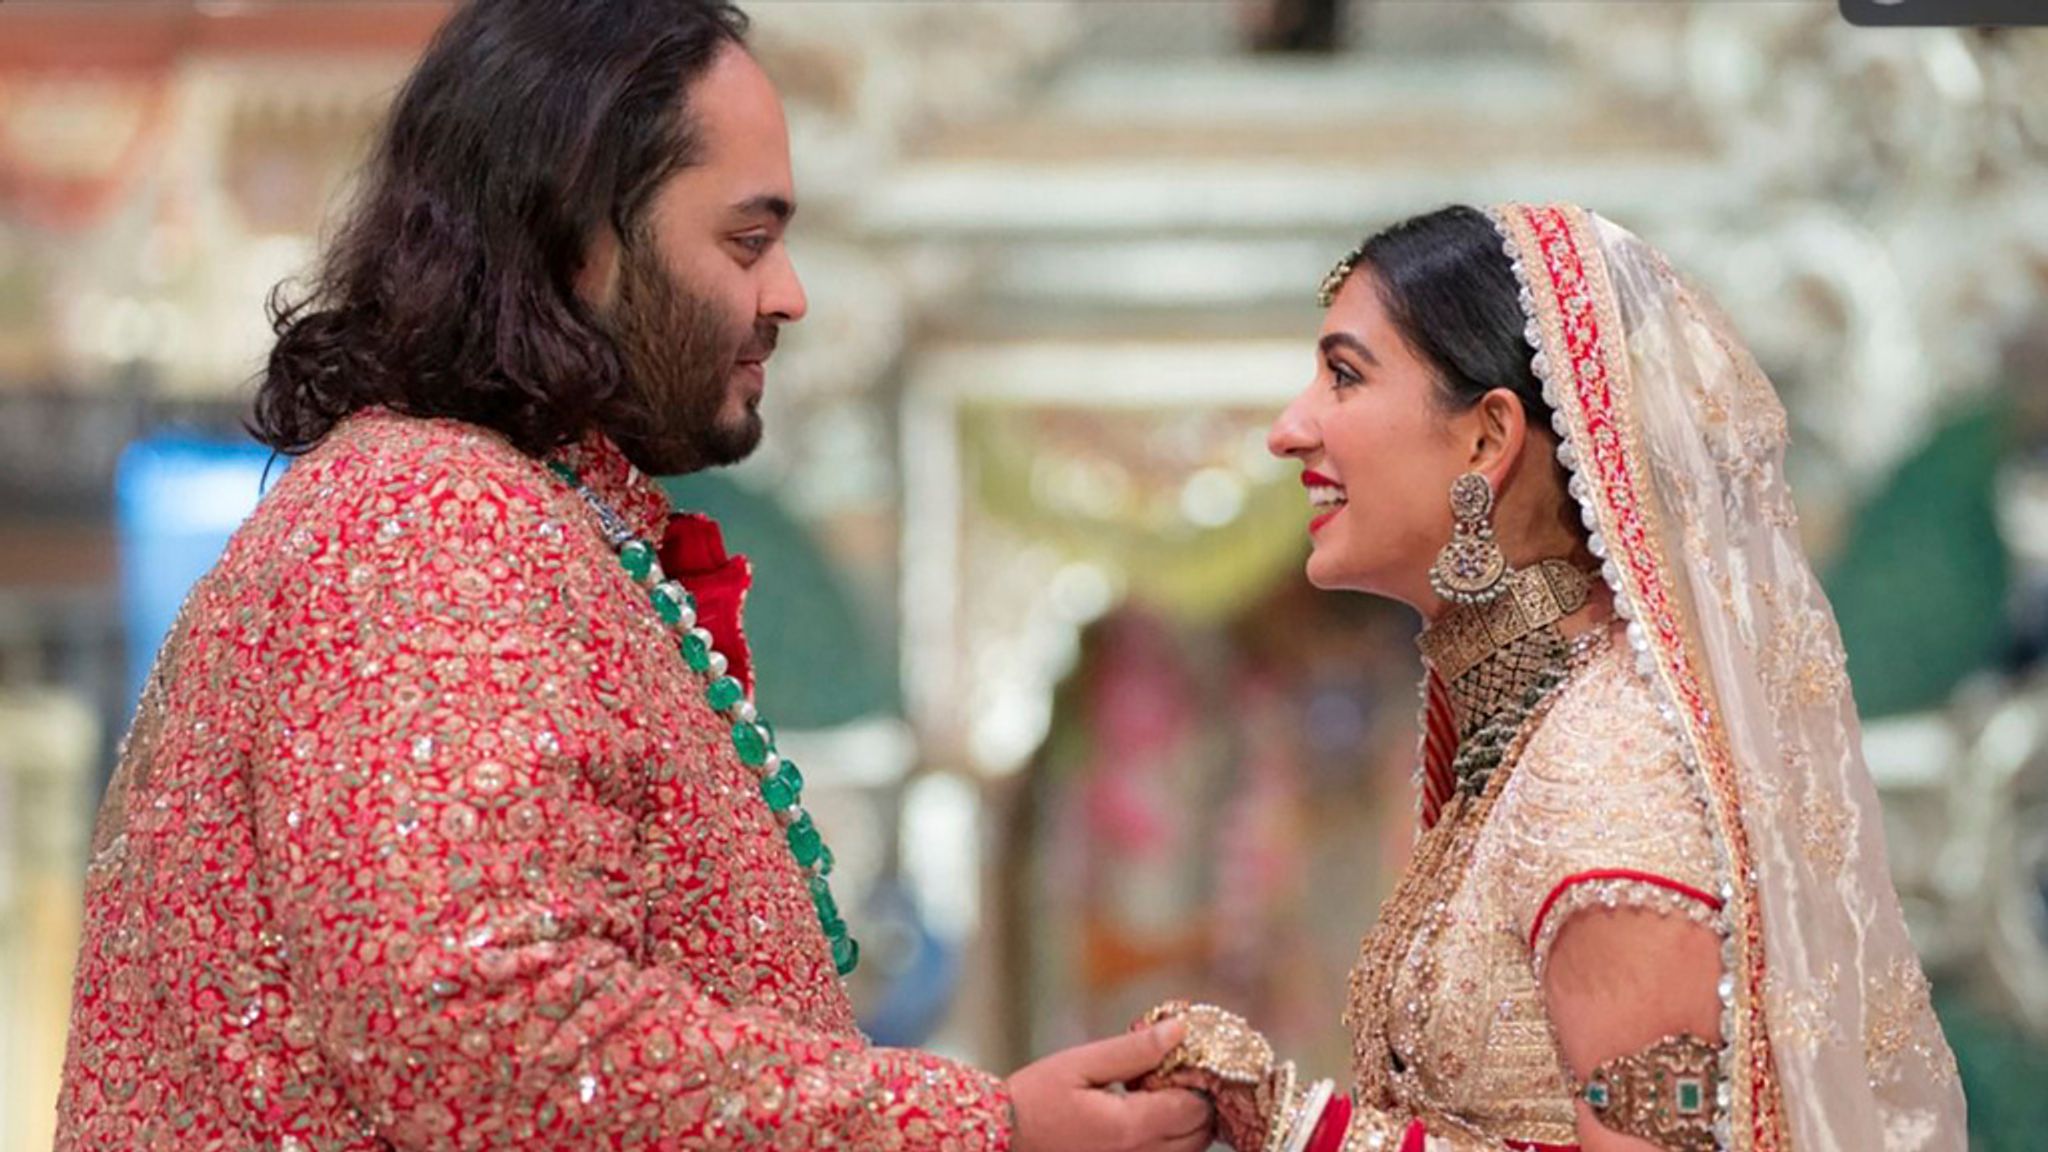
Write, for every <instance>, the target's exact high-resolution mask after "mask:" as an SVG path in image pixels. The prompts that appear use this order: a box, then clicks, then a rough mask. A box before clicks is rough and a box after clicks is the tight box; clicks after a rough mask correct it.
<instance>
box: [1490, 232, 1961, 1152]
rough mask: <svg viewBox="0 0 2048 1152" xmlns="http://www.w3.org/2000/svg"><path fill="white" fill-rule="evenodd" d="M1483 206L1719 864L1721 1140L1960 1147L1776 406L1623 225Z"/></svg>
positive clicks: (1947, 1057)
mask: <svg viewBox="0 0 2048 1152" xmlns="http://www.w3.org/2000/svg"><path fill="white" fill-rule="evenodd" d="M1492 216H1493V219H1494V221H1495V224H1496V225H1497V226H1498V227H1499V229H1500V232H1501V235H1502V238H1503V240H1504V242H1505V247H1506V251H1507V254H1508V256H1509V257H1510V258H1511V259H1512V260H1513V261H1514V263H1515V270H1516V275H1517V278H1518V279H1519V280H1520V281H1521V284H1522V287H1523V292H1522V304H1523V308H1524V311H1525V314H1526V315H1527V317H1528V338H1529V343H1530V346H1531V348H1532V349H1533V350H1534V353H1535V357H1534V364H1535V369H1536V374H1537V376H1538V377H1539V378H1540V379H1541V380H1542V382H1543V386H1544V394H1545V397H1546V398H1547V399H1548V400H1549V402H1550V404H1551V406H1552V408H1553V410H1554V414H1555V424H1556V429H1557V432H1558V435H1559V437H1560V441H1561V443H1560V448H1559V456H1560V458H1561V459H1562V461H1563V462H1564V464H1565V465H1566V466H1567V468H1568V469H1569V470H1570V471H1571V473H1572V479H1571V492H1572V495H1573V497H1574V498H1575V499H1576V500H1577V501H1578V504H1579V507H1580V511H1581V513H1582V514H1583V517H1584V520H1585V524H1586V528H1587V531H1588V532H1589V533H1590V536H1591V542H1592V548H1593V551H1594V554H1595V555H1597V556H1599V557H1601V558H1602V561H1603V573H1604V575H1605V577H1606V579H1607V582H1608V583H1609V584H1610V585H1611V586H1612V587H1613V589H1614V593H1615V603H1616V607H1617V610H1618V611H1619V612H1620V613H1621V614H1622V615H1623V616H1624V617H1626V618H1627V620H1628V622H1629V623H1628V636H1629V641H1630V643H1631V645H1632V646H1633V648H1634V652H1635V656H1636V662H1637V667H1638V668H1639V670H1640V671H1641V673H1642V675H1643V676H1644V677H1645V678H1646V679H1647V680H1648V681H1649V682H1650V684H1651V685H1652V688H1653V691H1654V692H1655V694H1656V697H1657V699H1658V700H1659V702H1660V707H1661V710H1662V712H1663V714H1664V716H1665V719H1666V720H1667V722H1668V723H1670V724H1671V725H1672V726H1673V729H1674V731H1675V733H1676V734H1677V736H1678V737H1679V740H1680V744H1681V746H1682V748H1683V749H1684V750H1685V754H1686V757H1687V760H1688V764H1689V766H1690V768H1691V769H1692V771H1693V774H1694V778H1695V780H1696V782H1697V783H1698V786H1699V788H1700V791H1701V795H1702V798H1703V799H1704V801H1705V802H1706V804H1707V808H1708V811H1709V812H1710V813H1711V816H1712V820H1713V824H1714V827H1715V831H1716V836H1717V839H1718V841H1719V845H1720V847H1721V849H1722V850H1723V852H1724V853H1725V856H1726V861H1727V864H1728V871H1727V874H1728V876H1729V877H1730V878H1731V880H1730V883H1729V884H1728V886H1727V889H1726V890H1725V891H1724V892H1723V893H1722V895H1723V897H1724V899H1725V901H1726V904H1725V910H1724V916H1725V924H1724V927H1725V930H1726V932H1727V944H1726V947H1725V952H1724V957H1725V973H1726V975H1725V977H1724V979H1723V981H1722V984H1721V993H1722V1000H1723V1004H1724V1008H1725V1011H1726V1019H1725V1021H1724V1024H1725V1035H1726V1037H1727V1039H1728V1041H1729V1043H1728V1047H1727V1056H1726V1057H1725V1061H1726V1068H1725V1071H1726V1072H1727V1077H1726V1080H1727V1084H1728V1092H1729V1099H1728V1100H1727V1103H1726V1107H1724V1109H1723V1117H1724V1122H1725V1123H1726V1124H1727V1126H1728V1127H1727V1131H1726V1132H1725V1133H1724V1135H1723V1137H1722V1141H1721V1145H1722V1147H1724V1148H1732V1149H1797V1150H1798V1152H1872V1150H1876V1149H1885V1150H1888V1152H1890V1150H1900V1152H1903V1150H1909V1149H1914V1150H1917V1149H1926V1150H1948V1149H1956V1150H1960V1149H1962V1148H1964V1147H1965V1145H1966V1135H1965V1131H1964V1111H1963V1098H1962V1091H1961V1088H1960V1086H1959V1084H1958V1081H1957V1078H1956V1071H1955V1062H1954V1058H1953V1056H1952V1055H1951V1054H1950V1052H1949V1049H1948V1045H1947V1043H1946V1042H1945V1041H1944V1039H1943V1038H1942V1034H1941V1030H1940V1027H1939V1025H1938V1024H1937V1023H1936V1021H1935V1019H1934V1014H1933V1011H1932V1008H1931V1006H1930V1004H1929V1000H1928V989H1927V981H1926V978H1925V977H1924V976H1923V975H1922V973H1921V969H1920V965H1919V961H1918V959H1917V958H1916V956H1915V953H1914V950H1913V945H1912V942H1911V941H1910V940H1909V939H1908V938H1907V935H1906V927H1905V923H1904V920H1903V918H1902V916H1901V914H1900V910H1899V901H1898V896H1897V894H1896V892H1894V890H1893V888H1892V883H1891V879H1890V875H1889V873H1888V871H1887V868H1886V863H1885V848H1884V840H1883V829H1882V825H1881V821H1880V816H1879V811H1878V800H1877V793H1876V789H1875V788H1874V787H1873V785H1872V783H1871V780H1870V773H1869V771H1868V769H1867V768H1866V767H1865V765H1864V762H1863V754H1862V746H1861V736H1860V731H1859V727H1858V723H1857V718H1856V706H1855V702H1854V700H1853V699H1852V698H1851V695H1850V691H1849V680H1848V676H1847V674H1846V671H1845V661H1844V659H1843V654H1842V646H1841V640H1840V635H1839V633H1838V631H1837V629H1836V627H1835V621H1834V615H1833V612H1832V611H1831V610H1830V609H1829V607H1828V603H1827V599H1826V597H1825V596H1824V595H1823V594H1822V592H1821V589H1820V584H1819V582H1818V581H1817V580H1816V579H1815V578H1814V575H1813V571H1812V568H1811V566H1810V565H1809V564H1808V562H1807V559H1806V554H1805V551H1804V549H1803V548H1802V546H1801V543H1800V539H1799V534H1798V529H1797V516H1796V513H1795V512H1794V509H1793V505H1792V498H1791V493H1790V492H1789V490H1788V489H1787V487H1786V482H1785V474H1784V467H1783V464H1784V449H1785V440H1786V420H1785V411H1784V408H1783V407H1782V406H1781V405H1780V404H1779V402H1778V399H1777V396H1776V395H1775V394H1774V392H1773V391H1772V388H1771V385H1770V382H1769V381H1768V380H1766V379H1765V378H1764V375H1763V373H1762V372H1761V371H1759V370H1758V368H1757V365H1756V363H1755V361H1754V359H1753V358H1752V357H1751V356H1750V354H1749V352H1748V351H1747V349H1746V348H1745V347H1744V346H1743V344H1742V342H1741V341H1740V340H1739V339H1738V338H1737V337H1736V335H1735V333H1734V331H1733V330H1732V328H1731V327H1730V326H1729V324H1728V322H1727V320H1726V318H1725V317H1723V316H1722V315H1721V313H1720V312H1719V310H1718V309H1717V308H1716V307H1715V306H1714V305H1713V303H1712V302H1711V301H1709V300H1708V299H1707V298H1706V297H1705V296H1704V295H1703V294H1702V293H1700V292H1699V291H1698V290H1696V289H1694V288H1693V287H1691V286H1690V285H1688V284H1687V283H1686V282H1684V281H1683V280H1681V279H1680V278H1679V277H1678V276H1677V275H1676V274H1675V273H1674V272H1673V271H1672V270H1671V268H1670V266H1669V265H1668V264H1667V263H1666V262H1665V260H1664V258H1663V257H1662V255H1660V254H1659V253H1658V252H1657V251H1656V250H1655V249H1653V248H1651V247H1650V246H1649V245H1648V244H1646V243H1645V242H1644V241H1642V240H1641V239H1640V238H1638V237H1636V236H1635V235H1633V234H1631V233H1630V232H1628V231H1627V230H1625V229H1623V228H1621V227H1619V226H1617V225H1615V224H1613V223H1611V222H1610V221H1607V220H1605V219H1602V218H1600V217H1599V216H1597V215H1594V214H1592V213H1590V212H1587V211H1585V210H1583V209H1580V208H1576V207H1571V206H1542V207H1532V206H1527V205H1519V204H1516V205H1505V206H1502V207H1498V208H1495V209H1493V210H1492Z"/></svg>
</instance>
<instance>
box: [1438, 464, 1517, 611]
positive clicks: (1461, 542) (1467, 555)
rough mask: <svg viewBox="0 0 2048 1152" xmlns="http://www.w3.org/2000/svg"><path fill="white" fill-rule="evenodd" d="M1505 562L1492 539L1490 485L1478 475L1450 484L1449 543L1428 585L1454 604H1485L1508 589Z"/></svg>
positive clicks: (1472, 474) (1468, 475)
mask: <svg viewBox="0 0 2048 1152" xmlns="http://www.w3.org/2000/svg"><path fill="white" fill-rule="evenodd" d="M1507 574H1508V558H1507V557H1506V556H1504V555H1502V554H1501V550H1500V545H1499V544H1497V543H1495V542H1494V539H1493V485H1492V484H1491V483H1488V482H1487V479H1486V477H1485V476H1483V475H1481V474H1479V473H1477V472H1467V473H1465V474H1464V475H1463V476H1460V477H1458V478H1457V479H1456V480H1454V481H1452V483H1451V542H1450V543H1448V544H1446V545H1444V550H1443V551H1441V552H1439V553H1437V556H1436V563H1434V564H1432V565H1430V567H1429V584H1430V587H1432V588H1435V589H1436V594H1437V595H1439V596H1441V597H1443V598H1444V599H1446V600H1449V601H1451V602H1452V603H1454V604H1485V603H1488V602H1490V601H1492V600H1493V599H1495V598H1496V597H1498V596H1499V595H1500V594H1501V591H1502V589H1504V588H1506V587H1507V582H1506V581H1507Z"/></svg>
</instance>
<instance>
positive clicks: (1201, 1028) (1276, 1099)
mask: <svg viewBox="0 0 2048 1152" xmlns="http://www.w3.org/2000/svg"><path fill="white" fill-rule="evenodd" d="M1160 1021H1179V1022H1181V1023H1183V1024H1185V1025H1186V1027H1187V1037H1186V1039H1185V1040H1183V1041H1182V1042H1181V1043H1180V1045H1179V1046H1178V1047H1176V1048H1174V1050H1173V1051H1171V1052H1169V1053H1167V1054H1166V1058H1165V1059H1164V1060H1163V1061H1162V1062H1161V1063H1160V1066H1159V1067H1158V1068H1157V1069H1155V1070H1154V1071H1152V1072H1150V1073H1147V1074H1146V1075H1145V1076H1143V1077H1142V1078H1140V1079H1139V1080H1138V1081H1137V1082H1136V1083H1135V1084H1134V1085H1133V1087H1137V1088H1141V1089H1146V1090H1157V1089H1174V1088H1179V1089H1187V1090H1191V1091H1194V1092H1199V1093H1201V1094H1202V1095H1204V1096H1207V1097H1208V1098H1209V1099H1210V1100H1211V1101H1213V1102H1214V1103H1215V1106H1216V1133H1217V1135H1218V1136H1219V1137H1220V1138H1221V1139H1222V1140H1223V1141H1224V1143H1226V1144H1229V1145H1230V1146H1231V1147H1232V1148H1235V1149H1237V1152H1263V1150H1266V1149H1269V1148H1272V1147H1273V1146H1274V1145H1275V1144H1276V1143H1277V1142H1278V1141H1279V1140H1280V1139H1281V1138H1283V1137H1285V1136H1289V1135H1293V1134H1294V1133H1293V1128H1294V1127H1296V1126H1297V1124H1296V1121H1297V1120H1298V1119H1299V1118H1298V1117H1296V1116H1295V1115H1294V1113H1295V1112H1298V1111H1299V1110H1301V1109H1302V1107H1303V1106H1304V1097H1305V1096H1306V1095H1307V1093H1306V1092H1304V1091H1302V1090H1301V1088H1302V1087H1305V1086H1297V1085H1296V1083H1295V1074H1294V1065H1292V1064H1289V1063H1282V1062H1279V1061H1276V1060H1275V1059H1274V1057H1273V1046H1272V1045H1271V1044H1270V1043H1268V1042H1267V1040H1266V1038H1265V1037H1264V1036H1263V1035H1260V1034H1259V1033H1258V1032H1257V1031H1255V1030H1253V1029H1252V1027H1251V1026H1250V1025H1249V1024H1246V1023H1245V1021H1244V1019H1243V1018H1242V1017H1240V1016H1238V1015H1236V1014H1235V1013H1232V1012H1226V1011H1224V1010H1223V1009H1221V1008H1217V1007H1214V1006H1212V1005H1208V1004H1189V1003H1187V1002H1186V1001H1181V1000H1169V1001H1167V1002H1166V1003H1164V1004H1161V1005H1160V1006H1159V1007H1157V1008H1154V1009H1153V1010H1152V1011H1150V1012H1148V1013H1146V1014H1145V1015H1144V1016H1143V1017H1140V1018H1139V1019H1138V1021H1137V1022H1136V1023H1134V1024H1132V1025H1131V1027H1132V1028H1133V1029H1140V1028H1156V1027H1158V1024H1159V1022H1160ZM1283 1125H1284V1126H1286V1127H1287V1129H1288V1131H1286V1132H1281V1131H1276V1129H1278V1128H1280V1127H1282V1126H1283ZM1302 1135H1305V1133H1302Z"/></svg>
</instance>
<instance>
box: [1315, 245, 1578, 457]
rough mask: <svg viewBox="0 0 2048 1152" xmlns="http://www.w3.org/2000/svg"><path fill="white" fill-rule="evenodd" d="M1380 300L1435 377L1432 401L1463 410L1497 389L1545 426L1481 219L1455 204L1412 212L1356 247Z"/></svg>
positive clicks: (1514, 297)
mask: <svg viewBox="0 0 2048 1152" xmlns="http://www.w3.org/2000/svg"><path fill="white" fill-rule="evenodd" d="M1356 266H1357V267H1358V268H1359V269H1361V270H1369V271H1370V272H1371V273H1372V277H1373V281H1374V283H1375V285H1376V286H1377V287H1378V289H1379V296H1380V304H1381V305H1382V306H1383V307H1385V308H1386V310H1387V314H1388V315H1389V316H1390V317H1392V319H1393V321H1394V326H1395V327H1397V328H1399V329H1400V331H1401V335H1402V337H1403V338H1405V339H1406V340H1407V341H1408V343H1409V345H1410V347H1412V348H1414V349H1415V351H1416V353H1417V354H1418V355H1420V356H1421V357H1422V359H1423V362H1424V363H1426V364H1428V365H1429V366H1430V368H1431V369H1432V370H1433V371H1434V372H1435V373H1436V377H1437V381H1438V384H1439V389H1438V392H1437V397H1438V399H1439V400H1440V401H1441V402H1442V403H1443V406H1444V408H1445V409H1446V410H1448V411H1452V412H1462V411H1464V410H1465V409H1467V408H1470V407H1471V406H1472V405H1474V404H1477V403H1479V398H1480V397H1482V396H1484V395H1486V394H1487V393H1488V392H1491V391H1493V390H1494V389H1496V388H1506V389H1507V390H1508V391H1510V392H1513V393H1514V394H1515V396H1516V398H1517V399H1519V400H1521V402H1522V411H1523V412H1524V413H1525V414H1526V415H1527V417H1528V419H1529V423H1530V424H1532V425H1534V426H1535V427H1537V428H1541V429H1543V430H1544V431H1545V432H1548V431H1549V430H1550V405H1548V404H1546V403H1544V402H1543V385H1542V383H1541V382H1540V381H1538V380H1537V379H1536V373H1535V370H1534V369H1532V368H1531V367H1530V366H1529V358H1530V349H1529V345H1528V342H1527V341H1526V340H1525V339H1524V337H1523V332H1522V329H1523V326H1524V320H1523V316H1522V304H1521V292H1520V284H1519V283H1518V282H1517V281H1516V280H1515V268H1514V265H1513V264H1511V263H1509V261H1508V258H1507V254H1506V253H1505V252H1504V251H1502V249H1501V238H1500V233H1499V232H1498V231H1496V230H1495V229H1494V226H1493V220H1492V218H1491V217H1489V216H1487V215H1486V213H1484V212H1481V211H1479V210H1477V209H1474V208H1468V207H1466V206H1465V205H1462V204H1457V205H1452V206H1451V207H1448V208H1439V209H1437V210H1436V211H1434V212H1427V213H1424V214H1423V215H1420V216H1412V217H1410V218H1408V219H1406V220H1403V221H1401V222H1400V223H1399V224H1395V225H1394V226H1392V227H1390V228H1388V229H1386V230H1384V231H1382V232H1380V233H1378V234H1376V235H1374V236H1373V237H1372V238H1371V239H1369V240H1367V241H1366V242H1365V244H1364V245H1363V246H1362V247H1361V248H1360V249H1359V254H1358V260H1357V265H1356Z"/></svg>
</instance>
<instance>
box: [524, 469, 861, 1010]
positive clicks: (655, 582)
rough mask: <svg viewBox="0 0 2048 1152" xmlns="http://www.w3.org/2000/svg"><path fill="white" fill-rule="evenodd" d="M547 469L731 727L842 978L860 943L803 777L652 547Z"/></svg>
mask: <svg viewBox="0 0 2048 1152" xmlns="http://www.w3.org/2000/svg"><path fill="white" fill-rule="evenodd" d="M548 468H549V469H550V470H551V471H553V472H554V474H555V475H556V476H559V477H561V479H562V481H563V482H564V483H566V484H568V485H569V487H571V488H573V489H575V490H576V494H577V495H579V496H581V497H583V502H584V503H585V504H588V505H590V507H591V510H592V511H594V512H596V513H597V519H598V522H599V524H601V525H602V526H603V529H604V536H605V539H606V540H607V541H608V542H609V543H610V544H611V546H612V547H613V548H614V549H616V550H617V551H618V554H619V565H620V566H621V567H623V568H624V569H625V570H626V575H628V576H630V577H632V578H633V582H634V583H635V584H637V585H639V586H640V587H641V588H643V589H645V590H646V592H647V600H648V603H649V604H651V605H653V607H654V614H655V615H656V616H658V617H660V618H661V622H662V624H663V625H665V626H666V627H667V628H668V630H669V631H670V632H671V633H672V634H674V635H675V637H676V643H677V647H678V648H679V649H680V650H681V652H682V656H683V663H685V664H687V665H688V666H689V668H690V671H691V672H694V673H696V674H697V675H698V676H699V677H701V678H702V679H703V681H704V700H705V702H706V703H708V704H710V705H711V709H712V711H714V712H717V713H718V714H719V715H721V716H723V717H724V718H725V719H726V720H727V721H729V722H730V723H731V724H732V747H733V751H734V752H735V753H737V754H738V755H739V758H740V763H742V764H744V765H746V766H747V767H748V768H749V769H751V770H752V771H753V773H754V776H755V778H756V779H757V780H758V781H759V783H760V787H761V799H762V800H764V801H766V802H767V804H768V810H769V811H770V812H772V813H774V814H775V820H776V822H777V823H778V824H780V825H781V826H782V835H783V839H784V840H785V841H787V842H788V844H789V851H790V855H792V856H794V857H796V862H797V866H798V867H800V868H802V869H803V870H804V883H805V886H806V887H808V888H809V889H810V894H811V906H812V907H813V908H815V909H816V910H817V913H818V925H819V926H820V927H821V928H823V929H824V930H825V940H826V942H827V943H829V944H830V945H831V946H832V965H833V967H835V968H837V969H838V970H839V974H840V975H841V976H844V975H846V974H848V973H850V972H852V971H853V969H854V967H855V965H857V964H859V963H860V942H859V941H857V940H855V939H854V938H853V937H852V936H850V935H848V934H847V929H846V921H845V920H843V919H841V918H840V916H839V904H838V902H837V901H835V900H833V899H832V886H831V884H830V883H828V882H827V881H826V879H825V878H826V877H827V876H830V875H831V874H832V849H830V848H827V847H826V846H825V840H824V838H823V837H822V836H820V835H819V834H818V828H817V825H816V824H814V823H812V822H811V814H810V813H808V812H806V811H804V809H803V805H802V803H801V800H802V799H803V790H804V777H803V773H801V772H799V771H797V767H796V764H795V763H793V762H792V761H789V760H784V759H783V758H782V756H781V755H780V754H779V753H777V752H776V750H775V728H774V726H773V725H771V724H769V723H768V721H767V720H766V719H765V718H763V717H761V716H760V715H758V714H756V713H755V711H754V704H753V701H751V700H748V699H747V690H746V689H745V688H743V687H741V685H740V682H739V681H738V680H736V679H734V678H733V677H731V676H728V675H726V671H727V667H728V665H727V661H726V658H725V657H724V656H722V655H720V654H719V652H718V649H717V648H715V647H713V646H712V643H711V633H709V632H707V631H705V630H704V629H702V628H699V627H697V602H696V599H695V598H694V597H692V596H691V595H690V593H689V592H688V591H687V590H686V589H684V587H683V586H682V585H681V584H679V583H677V582H676V581H674V580H671V579H669V578H668V577H667V576H666V575H664V574H663V573H662V570H661V561H660V560H659V559H658V558H657V557H656V554H655V550H654V546H653V545H652V544H649V543H648V542H647V541H645V540H643V539H641V538H640V537H638V536H635V535H634V534H633V530H632V529H631V528H630V527H628V526H627V525H626V522H625V520H624V518H622V517H621V516H620V515H619V514H618V513H617V512H614V511H612V509H611V506H610V505H608V504H606V503H605V502H604V501H603V500H602V499H600V498H599V497H598V495H597V493H595V492H592V491H591V490H590V488H589V486H587V485H585V484H584V483H583V478H582V477H580V476H578V475H577V474H576V470H575V469H574V468H571V467H569V466H568V465H567V464H564V463H562V462H560V461H549V462H548Z"/></svg>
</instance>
